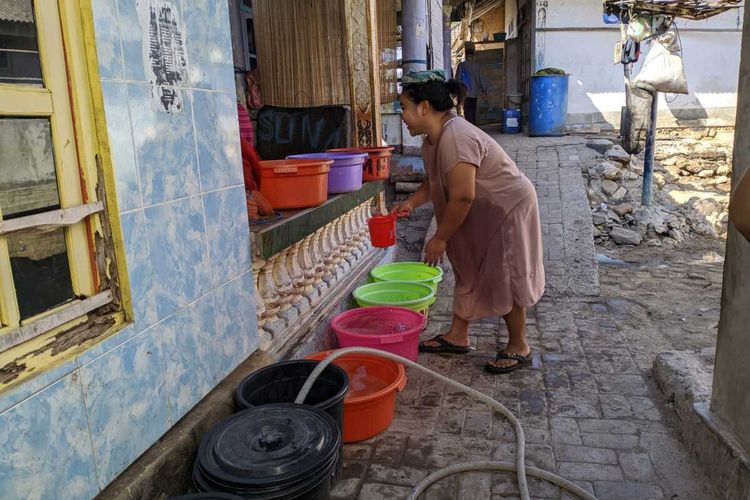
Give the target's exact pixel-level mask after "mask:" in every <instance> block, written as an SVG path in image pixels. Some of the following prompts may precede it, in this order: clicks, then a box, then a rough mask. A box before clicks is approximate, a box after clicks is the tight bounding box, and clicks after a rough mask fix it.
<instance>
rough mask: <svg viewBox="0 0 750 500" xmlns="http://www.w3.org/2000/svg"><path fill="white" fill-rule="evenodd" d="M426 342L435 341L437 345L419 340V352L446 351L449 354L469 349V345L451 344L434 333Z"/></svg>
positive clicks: (464, 351) (463, 352)
mask: <svg viewBox="0 0 750 500" xmlns="http://www.w3.org/2000/svg"><path fill="white" fill-rule="evenodd" d="M426 342H437V343H438V344H439V345H436V346H432V345H426V344H425V343H424V342H420V343H419V352H431V353H439V352H447V353H450V354H466V353H468V352H469V351H471V347H468V346H462V345H456V344H452V343H450V342H448V341H447V340H445V339H444V338H443V336H442V335H435V336H434V337H432V338H431V339H430V340H427V341H426Z"/></svg>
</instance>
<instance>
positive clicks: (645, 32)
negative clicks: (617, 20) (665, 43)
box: [628, 16, 652, 43]
mask: <svg viewBox="0 0 750 500" xmlns="http://www.w3.org/2000/svg"><path fill="white" fill-rule="evenodd" d="M651 35H652V32H651V17H649V16H637V17H634V18H633V19H631V20H630V22H629V23H628V38H630V39H632V40H635V41H636V42H639V43H640V42H642V41H643V40H645V39H646V38H648V37H650V36H651Z"/></svg>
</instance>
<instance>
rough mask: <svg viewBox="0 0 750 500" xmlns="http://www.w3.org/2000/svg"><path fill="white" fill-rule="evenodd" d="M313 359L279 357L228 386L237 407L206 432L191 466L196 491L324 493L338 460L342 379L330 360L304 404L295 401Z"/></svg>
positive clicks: (273, 497)
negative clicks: (234, 387) (235, 385)
mask: <svg viewBox="0 0 750 500" xmlns="http://www.w3.org/2000/svg"><path fill="white" fill-rule="evenodd" d="M318 363H319V362H318V361H312V360H299V361H285V362H281V363H275V364H273V365H269V366H266V367H264V368H261V369H260V370H257V371H255V372H253V373H252V374H250V375H249V376H248V377H247V378H245V380H243V381H242V383H241V384H240V386H239V387H238V388H237V390H236V392H235V403H236V406H237V409H238V411H239V413H236V414H234V415H233V416H231V417H229V418H228V419H226V420H224V421H223V422H221V423H220V424H218V425H217V426H216V427H214V428H213V429H212V430H211V431H209V432H208V434H206V436H205V437H204V438H203V441H202V442H201V445H200V447H199V449H198V457H197V459H196V462H195V466H194V468H193V485H194V487H195V489H196V491H198V492H209V493H222V494H230V495H236V496H239V497H242V498H257V499H263V500H324V499H327V498H328V497H329V495H330V491H331V489H333V486H334V485H335V483H336V480H337V479H338V477H339V476H340V473H341V468H342V466H343V461H342V457H343V441H342V439H341V432H342V418H343V411H344V398H345V397H346V393H347V391H348V390H349V378H348V377H347V375H346V372H345V371H344V370H342V369H341V368H340V367H338V366H335V365H329V366H327V367H326V369H325V370H324V371H323V373H322V374H321V376H320V377H319V378H318V379H317V380H316V382H315V384H314V385H313V387H312V389H311V391H310V393H309V396H308V397H307V398H306V400H305V404H299V405H298V404H294V403H293V401H294V400H295V399H296V397H297V394H299V391H300V389H302V385H303V384H304V382H305V381H306V380H307V378H308V377H309V375H310V374H311V373H312V371H313V370H314V369H315V367H316V366H317V365H318Z"/></svg>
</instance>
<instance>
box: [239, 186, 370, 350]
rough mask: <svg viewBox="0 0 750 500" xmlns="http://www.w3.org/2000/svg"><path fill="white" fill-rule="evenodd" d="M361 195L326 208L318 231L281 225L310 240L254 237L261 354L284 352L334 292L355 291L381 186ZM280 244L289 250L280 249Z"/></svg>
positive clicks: (264, 233)
mask: <svg viewBox="0 0 750 500" xmlns="http://www.w3.org/2000/svg"><path fill="white" fill-rule="evenodd" d="M363 191H364V192H363V193H361V194H360V196H359V197H356V196H354V195H352V197H351V198H348V199H346V200H344V201H345V202H346V203H345V202H344V201H340V202H339V203H338V205H337V206H336V207H327V209H328V214H327V217H328V219H331V220H330V221H329V222H327V223H324V224H322V225H320V227H317V228H316V227H315V224H314V223H312V222H309V221H302V222H299V221H295V220H287V221H284V223H287V224H295V223H297V226H305V228H303V229H299V228H296V230H297V233H299V231H300V230H304V229H307V230H309V232H310V234H299V236H298V237H293V236H290V235H289V234H288V233H290V232H293V231H292V229H289V230H288V231H287V233H281V232H279V230H278V228H269V229H261V230H255V231H254V232H253V247H254V248H253V272H254V276H255V288H256V289H255V300H256V304H257V314H258V334H259V338H260V348H261V349H262V350H264V351H271V352H277V351H280V350H282V349H283V345H279V344H284V343H285V342H286V341H287V340H289V339H290V338H291V337H292V336H293V335H294V334H295V332H297V331H299V330H300V329H302V328H304V326H305V323H306V322H307V321H308V320H309V319H310V318H312V317H314V316H315V313H316V311H317V310H318V308H320V306H321V305H323V304H325V302H326V299H327V298H329V297H330V298H333V297H337V296H338V295H339V294H337V293H336V292H338V291H340V290H341V289H342V287H344V288H347V287H350V286H353V285H354V282H353V281H352V279H353V278H354V277H355V276H359V275H361V271H362V269H363V266H364V267H366V266H368V264H370V263H372V262H373V258H374V256H375V255H376V251H377V249H374V248H373V247H372V244H371V243H370V237H369V231H368V228H367V220H368V219H369V218H370V217H371V216H372V213H373V211H374V210H378V209H382V208H384V198H383V194H382V185H380V184H379V185H378V186H377V187H370V189H369V192H368V191H366V190H363ZM363 198H364V201H362V199H363ZM339 212H342V213H340V214H339ZM308 218H309V219H312V218H313V217H312V216H310V217H308ZM324 220H325V219H324ZM282 224H283V223H282ZM274 230H276V233H274ZM281 236H283V237H285V238H286V240H284V239H283V238H281ZM263 238H265V240H264V239H263ZM280 238H281V240H282V242H280V241H279V239H280ZM284 241H287V242H288V243H289V245H288V246H286V247H284V248H282V249H278V248H277V247H278V246H279V245H281V244H283V242H284ZM272 252H275V253H272ZM269 253H272V254H271V255H268V254H269ZM264 254H265V255H264ZM334 305H335V304H334Z"/></svg>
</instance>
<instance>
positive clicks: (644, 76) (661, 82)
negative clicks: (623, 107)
mask: <svg viewBox="0 0 750 500" xmlns="http://www.w3.org/2000/svg"><path fill="white" fill-rule="evenodd" d="M638 82H643V83H647V84H649V85H651V86H652V87H653V88H654V89H655V90H657V91H659V92H666V93H670V94H687V93H688V84H687V79H686V78H685V67H684V65H683V64H682V56H681V55H680V44H679V42H678V41H677V36H676V35H675V33H674V32H668V33H665V34H663V35H661V36H660V37H657V38H655V39H654V40H653V42H652V43H651V49H650V50H649V51H648V54H647V55H646V60H645V61H644V62H643V67H642V68H641V71H640V73H638V76H636V78H635V80H634V82H633V83H634V84H636V83H638Z"/></svg>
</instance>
